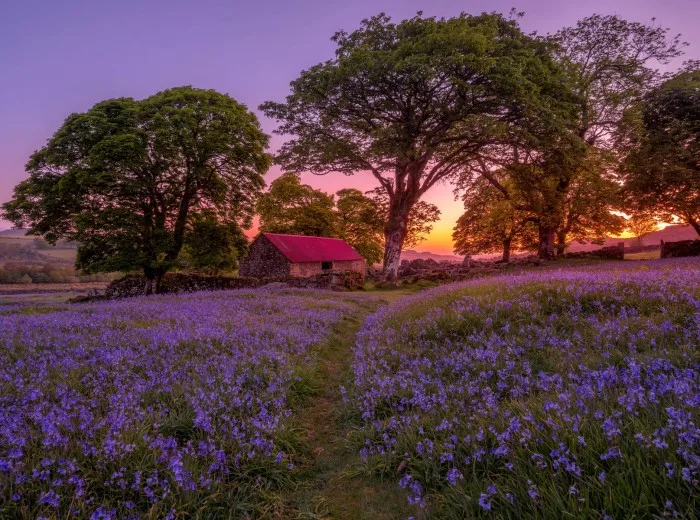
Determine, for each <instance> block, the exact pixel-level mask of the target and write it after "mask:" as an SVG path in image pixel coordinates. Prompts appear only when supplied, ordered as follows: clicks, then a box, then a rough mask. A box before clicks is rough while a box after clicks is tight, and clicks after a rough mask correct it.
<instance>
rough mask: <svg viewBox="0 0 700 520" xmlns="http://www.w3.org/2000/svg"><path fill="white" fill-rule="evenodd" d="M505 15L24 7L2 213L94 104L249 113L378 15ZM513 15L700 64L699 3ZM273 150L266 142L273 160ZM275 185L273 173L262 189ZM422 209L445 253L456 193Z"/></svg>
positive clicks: (10, 52)
mask: <svg viewBox="0 0 700 520" xmlns="http://www.w3.org/2000/svg"><path fill="white" fill-rule="evenodd" d="M511 7H513V2H512V1H511V0H492V1H484V0H476V1H470V2H461V1H456V0H433V1H430V2H424V1H423V2H421V1H420V0H381V1H369V0H359V1H356V2H340V1H325V2H320V1H318V2H313V1H299V2H285V1H281V0H270V1H268V2H263V3H252V2H249V3H241V2H232V1H230V2H215V1H202V2H184V1H182V2H178V1H170V2H165V1H152V2H139V1H137V0H128V1H124V2H114V3H110V4H103V3H102V2H80V1H77V0H70V1H67V2H49V1H48V0H44V1H41V0H30V1H27V2H15V3H12V4H11V5H6V6H4V7H3V16H2V19H1V20H0V29H2V30H0V70H2V71H3V80H2V81H1V82H0V203H2V202H5V201H7V200H9V198H10V197H11V194H12V188H13V187H14V185H15V184H17V183H18V182H19V181H21V180H22V179H23V178H24V177H25V175H26V174H25V173H24V164H25V162H26V160H27V158H28V157H29V155H30V154H31V153H32V152H33V151H34V150H36V149H38V148H40V147H41V146H42V145H43V144H44V143H45V141H46V140H47V139H48V138H49V137H50V136H51V134H52V132H54V131H55V130H56V129H57V128H58V127H59V125H60V124H61V122H62V121H63V119H65V117H66V116H67V115H68V114H70V113H71V112H76V111H85V110H87V109H88V108H89V107H90V106H91V105H93V104H94V103H96V102H98V101H101V100H103V99H107V98H113V97H122V96H126V97H134V98H143V97H146V96H148V95H150V94H153V93H155V92H157V91H159V90H162V89H165V88H169V87H173V86H178V85H192V86H195V87H201V88H213V89H216V90H219V91H221V92H226V93H228V94H230V95H231V96H233V97H234V98H236V99H237V100H238V101H241V102H243V103H245V104H246V105H247V106H248V107H250V108H251V109H254V110H256V111H257V108H256V107H257V106H258V105H259V104H260V103H261V102H263V101H266V100H281V99H282V98H284V96H285V95H286V93H287V91H288V85H289V82H290V81H291V80H293V79H294V78H295V77H296V76H297V75H298V73H299V72H300V71H301V70H302V69H304V68H307V67H309V66H311V65H314V64H315V63H318V62H320V61H323V60H326V59H328V58H330V57H331V56H332V53H333V44H332V42H330V40H329V38H330V36H331V35H332V34H333V33H334V32H335V31H336V30H339V29H346V30H352V29H353V28H355V27H357V25H358V24H359V22H360V20H361V19H363V18H366V17H369V16H371V15H374V14H377V13H378V12H380V11H385V12H386V13H388V14H389V15H391V16H392V17H393V18H395V19H401V18H406V17H410V16H412V15H413V14H415V13H416V11H418V10H422V11H424V13H425V14H426V15H436V16H451V15H455V14H457V13H459V12H460V11H469V12H472V13H478V12H481V11H500V12H508V11H509V10H510V9H511ZM516 7H517V9H518V10H521V11H524V12H525V13H526V16H525V17H524V19H523V20H522V26H523V27H524V29H525V30H528V31H535V30H536V31H538V32H539V33H546V32H551V31H556V30H557V29H559V28H561V27H563V26H566V25H572V24H574V23H575V22H576V20H578V19H580V18H582V17H585V16H588V15H590V14H592V13H596V12H598V13H602V14H618V15H620V16H623V17H625V18H628V19H630V20H635V21H640V22H648V21H649V20H650V19H651V18H654V17H655V18H656V23H657V24H658V25H660V26H663V27H670V28H671V29H672V31H673V32H680V33H682V34H683V35H684V38H685V39H686V40H687V41H688V42H690V46H689V47H688V48H687V54H686V57H685V59H691V58H695V59H697V58H700V36H699V35H698V32H697V20H698V19H699V18H700V1H698V0H666V1H661V0H591V1H589V2H582V3H569V2H561V1H550V0H546V1H545V0H521V2H519V4H518V5H516ZM678 64H679V63H678ZM678 64H676V65H678ZM259 115H260V114H259ZM260 117H261V121H262V124H263V127H264V129H265V130H266V131H267V132H272V130H273V129H274V128H275V123H274V121H271V120H268V119H265V118H263V117H262V115H260ZM282 142H283V138H282V137H280V136H274V137H273V139H272V151H274V150H276V149H277V147H279V145H280V144H281V143H282ZM279 173H280V170H279V168H277V167H273V168H272V169H271V170H270V171H269V173H268V174H267V180H268V183H269V182H271V181H272V180H274V179H275V178H276V177H277V176H278V175H279ZM302 178H303V180H304V182H306V183H308V184H310V185H312V186H314V187H316V188H319V189H323V190H325V191H327V192H329V193H334V192H336V191H338V190H339V189H341V188H345V187H355V188H359V189H361V190H369V189H371V188H373V187H374V186H375V182H374V179H373V178H372V176H371V175H369V174H367V173H358V174H357V175H355V176H350V177H348V176H344V175H339V174H329V175H326V176H314V175H311V174H303V176H302ZM425 198H426V200H428V201H429V202H432V203H434V204H437V205H438V206H439V207H440V209H441V211H442V218H441V220H440V221H439V222H438V223H436V224H435V226H434V228H433V231H432V233H431V234H430V236H428V237H427V239H426V240H425V241H424V242H423V243H422V244H420V246H419V247H418V248H417V249H419V250H421V251H433V252H436V253H442V254H444V253H451V252H452V240H451V233H452V227H453V226H454V223H455V221H456V220H457V218H458V217H459V215H460V213H461V206H460V203H459V201H455V198H454V195H453V188H452V186H450V185H448V184H443V185H438V186H436V187H434V188H433V189H432V190H431V191H430V192H429V193H428V194H427V196H426V197H425ZM6 227H9V223H7V222H3V221H0V228H6ZM254 233H255V229H253V230H251V234H254Z"/></svg>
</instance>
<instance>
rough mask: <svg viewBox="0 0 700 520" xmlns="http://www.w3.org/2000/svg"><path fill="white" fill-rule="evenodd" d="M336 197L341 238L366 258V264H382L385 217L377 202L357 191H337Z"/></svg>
mask: <svg viewBox="0 0 700 520" xmlns="http://www.w3.org/2000/svg"><path fill="white" fill-rule="evenodd" d="M336 195H337V197H338V198H337V200H336V216H337V219H338V227H339V228H340V230H341V236H342V237H343V238H344V239H345V240H346V241H347V242H348V244H350V245H351V246H352V247H354V248H355V249H356V250H357V252H358V253H360V254H361V255H362V256H363V257H365V259H366V260H367V263H368V264H369V265H373V264H376V263H378V262H381V261H382V251H383V246H384V234H383V229H384V214H383V213H382V211H381V209H380V207H379V206H378V204H377V203H376V201H374V200H373V199H371V198H369V197H367V196H366V195H365V194H364V193H362V192H361V191H360V190H356V189H344V190H340V191H339V192H338V193H337V194H336Z"/></svg>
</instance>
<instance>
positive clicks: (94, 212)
mask: <svg viewBox="0 0 700 520" xmlns="http://www.w3.org/2000/svg"><path fill="white" fill-rule="evenodd" d="M519 16H520V15H518V14H516V13H511V15H510V16H503V15H501V14H497V13H490V14H481V15H478V16H472V15H469V14H465V13H463V14H460V15H459V16H456V17H453V18H447V19H445V18H441V19H437V18H432V17H424V16H422V14H421V13H418V14H417V15H416V16H415V17H413V18H411V19H408V20H404V21H402V22H400V23H393V22H392V21H391V20H390V18H389V17H387V16H386V15H384V14H380V15H378V16H375V17H373V18H370V19H367V20H364V21H363V22H362V23H361V25H360V27H359V28H358V29H357V30H355V31H353V32H351V33H347V32H343V31H341V32H338V33H336V34H335V35H334V36H333V38H332V40H333V41H334V42H335V44H336V52H335V56H334V57H333V58H332V59H330V60H328V61H325V62H323V63H320V64H318V65H315V66H313V67H311V68H309V69H307V70H305V71H302V72H301V73H300V75H299V77H298V78H297V79H295V80H294V81H293V82H292V83H291V93H290V94H289V95H288V96H287V98H286V100H285V101H284V102H267V103H263V104H262V105H261V106H260V109H261V110H262V112H263V113H264V114H265V115H267V116H268V117H271V118H273V119H275V120H277V121H278V123H279V127H278V129H277V133H280V134H285V135H288V136H289V139H288V140H287V141H286V143H285V144H284V145H283V146H282V147H281V149H280V150H279V153H278V154H277V155H276V157H275V160H276V161H277V162H278V163H279V164H281V165H282V166H283V168H284V170H285V171H287V172H301V171H308V172H312V173H315V174H326V173H329V172H333V173H334V174H345V175H352V174H355V173H357V172H361V171H366V172H370V173H371V174H372V175H373V176H374V178H375V179H376V181H377V183H378V187H377V190H376V191H375V192H374V193H373V194H370V195H369V196H367V195H366V194H363V193H360V192H358V191H355V190H342V191H341V192H339V193H338V194H337V199H336V198H335V197H333V198H331V197H329V196H327V195H325V194H322V193H320V192H318V191H316V190H312V189H311V188H309V187H308V186H304V185H302V184H301V183H300V181H299V179H298V177H296V176H295V175H285V176H283V177H282V178H281V179H280V180H279V181H276V183H273V186H272V189H271V190H270V191H269V192H268V193H266V194H265V195H263V196H262V197H261V194H262V189H263V187H264V184H265V183H264V180H263V175H264V173H265V172H266V171H267V169H268V167H269V165H270V164H271V160H272V157H271V156H270V155H269V154H268V153H267V152H266V149H267V146H268V137H267V136H266V135H265V134H264V133H263V132H262V131H261V128H260V125H259V122H258V120H257V118H256V116H255V115H254V114H253V113H252V112H250V111H249V110H248V109H247V108H246V107H245V106H243V105H241V104H239V103H238V102H236V101H235V100H233V99H232V98H230V97H229V96H227V95H224V94H220V93H217V92H215V91H211V90H198V89H194V88H191V87H181V88H174V89H170V90H166V91H164V92H160V93H158V94H156V95H154V96H152V97H150V98H147V99H144V100H141V101H135V100H133V99H130V98H122V99H112V100H108V101H105V102H102V103H98V104H97V105H95V106H94V107H92V108H91V109H90V110H89V111H87V112H85V113H82V114H73V115H71V116H70V117H69V118H68V119H67V120H66V121H65V122H64V124H63V125H62V126H61V128H60V129H59V130H58V131H57V132H56V134H55V135H54V136H53V137H52V138H51V139H50V140H49V142H48V143H47V145H46V146H45V147H44V148H42V149H41V150H39V151H38V152H36V153H35V154H34V155H33V156H32V157H31V158H30V160H29V163H28V164H27V171H28V173H29V178H28V179H27V180H26V181H24V182H22V183H20V184H19V185H18V186H17V187H16V189H15V194H14V198H13V200H12V201H10V202H9V203H7V204H5V205H4V207H3V208H4V216H5V218H7V219H9V220H12V221H13V222H14V223H15V224H17V225H21V226H28V227H29V229H30V231H31V232H32V233H34V234H38V235H43V236H44V237H45V238H46V239H47V240H48V241H51V242H53V241H56V240H59V239H65V240H72V241H76V242H78V243H79V244H80V248H79V252H78V267H80V268H82V269H84V270H85V271H87V272H97V271H115V270H132V269H134V268H141V269H143V270H144V273H145V275H146V277H147V279H148V280H149V285H148V286H147V288H146V290H147V291H152V290H156V291H157V290H158V284H159V280H160V279H161V277H162V276H163V274H164V273H165V272H166V271H167V270H168V269H170V268H172V267H173V266H175V265H177V263H178V262H181V261H183V259H185V260H186V261H187V262H189V263H191V264H192V265H199V266H206V265H212V264H216V263H217V262H221V261H222V258H221V256H220V255H214V257H212V255H210V254H207V253H206V247H203V246H206V244H207V243H211V241H216V242H217V243H223V244H224V245H225V246H226V247H225V248H224V250H226V248H228V250H230V251H231V252H235V251H236V250H237V248H239V247H241V246H242V244H243V242H244V241H243V239H242V233H241V232H240V229H241V228H242V227H246V226H249V225H250V223H251V219H252V216H253V215H254V213H255V212H256V211H257V212H259V213H260V215H261V221H262V228H263V229H264V230H269V231H286V232H301V233H306V234H333V235H340V236H344V237H346V238H347V239H348V240H349V241H350V242H351V243H353V244H354V245H356V247H358V249H359V250H362V251H363V254H365V255H366V256H367V258H368V259H369V260H370V261H373V260H375V259H377V258H378V257H379V255H380V251H381V257H382V260H383V265H384V270H385V275H386V277H387V278H388V279H393V278H395V277H396V276H397V273H398V267H399V260H400V253H401V249H402V248H403V247H404V246H406V245H407V244H408V243H411V241H413V240H415V237H416V236H417V234H416V233H417V232H416V227H417V229H418V230H419V231H420V226H429V224H430V222H432V221H433V220H434V219H435V218H436V216H437V209H436V208H434V207H432V206H430V205H427V204H425V203H424V202H422V198H423V197H424V195H425V194H426V193H427V192H428V191H429V190H430V189H431V188H432V187H433V186H435V185H436V184H438V183H440V182H450V183H452V184H453V186H454V187H455V189H456V190H457V193H458V194H460V196H462V198H463V201H464V203H465V209H466V212H465V215H464V216H463V217H462V218H461V219H460V222H459V224H458V226H457V228H456V230H455V240H456V243H457V250H458V251H460V252H465V253H466V252H469V253H473V252H478V251H480V250H481V251H484V250H487V249H488V248H489V247H491V246H490V245H489V243H491V244H492V243H493V241H494V240H495V241H497V242H498V243H499V244H500V245H501V246H502V247H508V248H510V247H515V248H521V247H525V246H527V245H528V244H531V243H536V247H537V250H538V252H539V255H540V256H541V257H543V258H551V257H553V256H555V255H556V253H557V250H559V251H563V250H564V249H565V248H566V246H567V244H568V243H569V242H570V241H571V240H574V239H591V238H592V239H598V238H601V237H603V236H604V235H606V234H608V233H615V232H617V231H618V230H620V227H621V226H622V225H623V221H622V219H621V218H620V217H619V216H616V215H615V213H613V211H614V210H623V211H625V212H646V213H648V214H651V215H652V216H655V217H657V218H663V219H665V220H669V219H671V218H674V219H675V218H679V219H682V220H684V221H685V222H688V223H690V224H691V225H693V226H694V227H695V228H696V229H698V219H699V216H698V208H699V207H700V205H699V204H698V197H699V195H698V193H699V192H700V182H699V181H698V171H699V165H698V142H699V140H698V134H699V133H700V130H699V128H698V126H699V125H698V120H699V118H698V106H699V102H698V86H697V85H698V74H699V71H698V64H697V63H690V64H688V65H687V66H686V69H685V70H684V71H683V72H682V73H680V74H678V75H677V76H676V77H674V78H673V79H669V77H668V76H667V75H666V74H663V73H661V72H660V71H659V70H658V69H659V67H660V66H662V65H664V64H667V63H669V62H670V61H671V60H673V59H675V58H678V57H679V56H680V55H681V54H682V47H683V45H684V44H683V42H682V41H681V40H680V38H679V37H678V36H675V37H671V36H670V35H669V33H668V30H667V29H662V28H659V27H655V26H653V25H644V24H639V23H634V22H628V21H625V20H623V19H621V18H619V17H617V16H600V15H594V16H591V17H589V18H585V19H583V20H581V21H580V22H579V23H578V24H577V25H576V26H575V27H572V28H567V29H563V30H562V31H559V32H558V33H556V34H553V35H547V36H538V35H532V34H525V33H524V32H523V31H522V30H521V29H520V27H519V24H518V18H519ZM299 201H306V202H299ZM310 208H313V209H310ZM224 236H225V237H227V238H225V239H223V238H222V237H224ZM207 237H208V238H207ZM484 238H486V240H484Z"/></svg>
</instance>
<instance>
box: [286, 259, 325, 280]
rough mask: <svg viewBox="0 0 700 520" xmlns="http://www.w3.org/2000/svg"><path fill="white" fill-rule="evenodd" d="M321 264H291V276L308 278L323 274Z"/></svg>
mask: <svg viewBox="0 0 700 520" xmlns="http://www.w3.org/2000/svg"><path fill="white" fill-rule="evenodd" d="M322 272H323V269H321V262H303V263H300V264H289V274H290V275H292V276H299V277H301V278H306V277H308V276H314V275H316V274H319V273H322Z"/></svg>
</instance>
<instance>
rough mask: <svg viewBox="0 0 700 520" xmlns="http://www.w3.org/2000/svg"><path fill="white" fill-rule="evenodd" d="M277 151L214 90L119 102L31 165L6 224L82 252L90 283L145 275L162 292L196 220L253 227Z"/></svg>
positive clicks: (101, 107)
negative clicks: (107, 276)
mask: <svg viewBox="0 0 700 520" xmlns="http://www.w3.org/2000/svg"><path fill="white" fill-rule="evenodd" d="M267 144H268V137H267V136H266V135H265V134H264V133H263V132H262V131H261V129H260V125H259V123H258V120H257V118H256V116H255V115H254V114H253V113H251V112H250V111H249V110H247V109H246V107H245V106H243V105H241V104H240V103H238V102H236V101H235V100H234V99H232V98H231V97H229V96H227V95H225V94H220V93H218V92H215V91H213V90H199V89H195V88H191V87H180V88H173V89H170V90H165V91H163V92H160V93H158V94H155V95H154V96H151V97H149V98H146V99H144V100H141V101H135V100H133V99H131V98H120V99H111V100H108V101H104V102H101V103H98V104H96V105H95V106H93V107H92V108H91V109H90V110H88V111H87V112H85V113H78V114H72V115H71V116H69V117H68V118H67V119H66V121H65V122H64V123H63V125H62V126H61V128H59V129H58V131H57V132H56V134H55V135H54V136H53V137H52V138H51V139H50V140H49V142H48V143H47V144H46V146H44V147H43V148H42V149H41V150H39V151H37V152H36V153H34V154H33V155H32V157H31V158H30V160H29V162H28V163H27V172H28V173H29V178H28V179H27V180H25V181H23V182H21V183H20V184H19V185H18V186H17V187H16V188H15V193H14V198H13V199H12V200H11V201H10V202H9V203H7V204H5V205H4V216H5V218H7V219H9V220H11V221H13V222H14V223H15V224H16V225H18V226H28V228H29V232H30V233H31V234H35V235H42V236H44V237H45V238H46V239H47V240H48V241H49V242H55V241H56V240H59V239H67V240H75V241H77V242H78V243H79V248H78V259H77V267H79V268H81V269H83V270H84V271H86V272H88V273H89V272H99V271H128V270H133V269H142V270H143V272H144V274H145V276H146V278H147V279H148V283H147V284H146V287H145V291H146V292H147V293H148V292H152V291H153V290H155V291H156V292H158V290H159V282H160V280H161V278H162V276H163V274H165V272H167V270H168V269H170V268H171V267H172V266H173V265H175V263H176V262H177V259H178V255H179V253H180V251H181V249H182V247H183V244H184V242H185V239H186V235H187V232H188V229H189V227H190V225H191V223H192V219H193V216H194V215H197V214H203V213H206V215H208V216H209V218H213V219H215V221H216V222H218V223H219V224H222V225H225V224H228V223H237V224H241V225H249V224H250V221H251V218H252V214H253V210H254V202H255V200H256V198H257V196H258V193H259V192H260V190H261V189H262V188H263V186H264V184H265V183H264V180H263V174H264V173H265V171H266V170H267V169H268V167H269V164H270V158H269V156H268V154H267V153H265V148H266V146H267Z"/></svg>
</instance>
